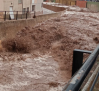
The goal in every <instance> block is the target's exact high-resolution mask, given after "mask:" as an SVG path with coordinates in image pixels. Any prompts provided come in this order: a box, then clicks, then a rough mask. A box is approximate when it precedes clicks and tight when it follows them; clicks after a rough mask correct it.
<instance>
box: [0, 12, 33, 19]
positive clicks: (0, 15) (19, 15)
mask: <svg viewBox="0 0 99 91" xmlns="http://www.w3.org/2000/svg"><path fill="white" fill-rule="evenodd" d="M34 16H35V11H0V20H1V21H6V20H18V19H28V18H34Z"/></svg>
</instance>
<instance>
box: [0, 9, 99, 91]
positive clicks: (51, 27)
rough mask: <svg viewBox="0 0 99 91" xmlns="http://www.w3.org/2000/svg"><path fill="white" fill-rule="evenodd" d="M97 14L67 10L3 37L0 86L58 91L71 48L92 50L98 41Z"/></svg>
mask: <svg viewBox="0 0 99 91" xmlns="http://www.w3.org/2000/svg"><path fill="white" fill-rule="evenodd" d="M98 14H99V13H91V12H77V11H66V13H64V15H62V16H60V17H56V18H52V19H49V20H47V21H45V22H42V23H39V24H37V25H36V26H35V27H32V28H30V27H29V26H28V27H25V28H24V29H22V30H21V31H20V32H18V33H17V34H16V37H15V38H14V39H6V40H3V41H2V42H1V44H2V46H1V47H0V48H1V49H0V50H1V52H0V74H1V75H0V90H1V91H61V90H62V89H63V87H64V86H65V85H66V83H67V82H68V81H69V79H70V78H71V71H72V57H73V50H74V49H82V50H89V51H93V49H94V48H95V47H96V46H97V43H98V42H99V37H98V36H99V17H98ZM2 47H3V49H2ZM85 57H86V56H85Z"/></svg>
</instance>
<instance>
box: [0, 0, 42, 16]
mask: <svg viewBox="0 0 99 91" xmlns="http://www.w3.org/2000/svg"><path fill="white" fill-rule="evenodd" d="M42 3H43V0H0V11H10V12H12V13H14V12H16V11H18V13H25V12H30V13H33V12H34V11H35V12H36V15H39V14H42V13H43V8H42ZM0 15H1V14H0Z"/></svg>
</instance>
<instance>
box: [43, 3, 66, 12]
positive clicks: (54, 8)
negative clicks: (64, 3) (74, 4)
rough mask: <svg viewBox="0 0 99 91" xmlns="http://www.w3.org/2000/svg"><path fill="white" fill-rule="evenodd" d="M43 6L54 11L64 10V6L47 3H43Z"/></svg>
mask: <svg viewBox="0 0 99 91" xmlns="http://www.w3.org/2000/svg"><path fill="white" fill-rule="evenodd" d="M43 7H44V8H46V9H49V10H52V11H54V12H60V11H64V10H65V8H64V7H56V6H51V5H47V4H43Z"/></svg>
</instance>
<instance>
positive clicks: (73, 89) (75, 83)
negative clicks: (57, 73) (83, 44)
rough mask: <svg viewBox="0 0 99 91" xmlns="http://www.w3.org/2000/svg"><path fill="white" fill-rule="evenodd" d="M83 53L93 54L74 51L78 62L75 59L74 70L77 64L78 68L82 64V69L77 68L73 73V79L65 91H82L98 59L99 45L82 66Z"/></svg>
mask: <svg viewBox="0 0 99 91" xmlns="http://www.w3.org/2000/svg"><path fill="white" fill-rule="evenodd" d="M75 51H76V53H77V52H78V54H79V53H80V54H79V55H80V56H79V55H78V56H77V55H76V54H75ZM82 53H91V51H82V50H74V54H73V58H75V55H76V59H77V61H76V60H75V59H73V68H74V67H75V64H76V67H77V66H78V65H79V63H80V66H81V67H80V66H79V67H78V68H76V70H73V71H72V75H73V77H72V78H71V80H70V82H69V83H68V84H67V85H66V86H65V88H64V89H63V91H79V90H80V87H81V85H82V83H83V81H84V79H85V78H86V76H87V75H88V73H89V71H90V70H91V68H92V67H93V65H94V63H95V62H96V58H97V56H98V54H99V45H98V46H97V47H96V49H95V50H94V51H93V52H92V53H91V54H90V56H89V57H88V59H87V60H86V61H85V62H84V63H83V64H82ZM78 60H79V61H80V62H79V61H78ZM75 62H76V63H75ZM77 62H78V63H77ZM79 68H80V69H79ZM74 69H75V68H74ZM78 69H79V70H78Z"/></svg>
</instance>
